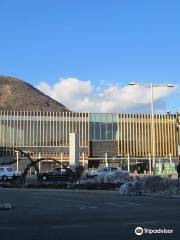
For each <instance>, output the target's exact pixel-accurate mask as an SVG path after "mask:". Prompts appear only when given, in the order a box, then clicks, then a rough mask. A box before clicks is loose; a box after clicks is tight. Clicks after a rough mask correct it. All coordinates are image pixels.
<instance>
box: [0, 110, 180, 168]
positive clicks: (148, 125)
mask: <svg viewBox="0 0 180 240" xmlns="http://www.w3.org/2000/svg"><path fill="white" fill-rule="evenodd" d="M179 124H180V116H179V115H178V114H174V115H160V114H155V115H154V142H155V149H154V154H155V157H156V158H157V159H159V158H164V159H166V158H171V159H173V160H176V161H177V159H178V146H179V145H180V131H179ZM70 133H77V135H78V139H79V140H78V145H79V153H80V154H79V156H80V161H85V162H86V164H87V163H92V164H93V162H98V161H100V160H101V159H103V158H104V156H105V154H106V156H107V158H109V159H110V160H116V159H121V158H122V159H123V158H126V156H127V155H128V156H129V157H130V159H136V160H137V159H148V158H149V157H151V156H152V117H151V115H149V114H119V113H112V114H111V113H85V112H81V113H78V112H39V111H0V148H1V149H4V148H5V147H10V148H11V147H12V148H17V149H20V150H22V151H25V152H28V153H29V154H30V155H31V157H33V158H37V157H38V156H41V157H46V158H48V157H49V158H55V159H59V160H60V159H61V161H64V162H67V163H68V161H69V151H70V150H69V149H70V148H69V147H70ZM5 154H9V153H8V151H6V153H5V152H4V150H2V151H1V153H0V161H1V159H2V158H3V157H4V155H5Z"/></svg>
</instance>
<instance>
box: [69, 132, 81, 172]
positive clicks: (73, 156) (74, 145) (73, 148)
mask: <svg viewBox="0 0 180 240" xmlns="http://www.w3.org/2000/svg"><path fill="white" fill-rule="evenodd" d="M69 165H70V167H73V168H74V167H76V166H78V165H79V137H78V134H77V133H75V132H73V133H70V134H69Z"/></svg>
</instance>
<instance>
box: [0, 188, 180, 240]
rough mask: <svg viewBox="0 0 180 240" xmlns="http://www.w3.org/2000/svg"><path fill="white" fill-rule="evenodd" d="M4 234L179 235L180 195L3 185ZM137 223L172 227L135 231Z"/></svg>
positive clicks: (0, 225)
mask: <svg viewBox="0 0 180 240" xmlns="http://www.w3.org/2000/svg"><path fill="white" fill-rule="evenodd" d="M0 203H11V204H12V205H13V206H14V208H13V209H10V210H1V211H0V239H1V240H5V239H6V240H9V239H15V240H18V239H23V240H26V239H29V240H34V239H37V240H39V239H43V240H46V239H47V240H49V239H51V240H65V239H66V240H67V239H93V240H95V239H98V240H99V239H103V240H104V239H105V240H106V239H139V238H141V239H142V238H143V239H144V238H145V239H146V238H147V239H179V237H178V236H180V200H179V199H161V198H152V197H142V196H139V197H138V196H121V195H120V194H119V193H118V192H116V191H109V192H107V191H85V190H84V191H82V190H40V189H35V190H29V189H0ZM136 227H143V228H152V229H155V228H167V229H173V231H174V232H173V233H172V234H156V235H155V234H143V236H136V235H135V233H134V230H135V228H136Z"/></svg>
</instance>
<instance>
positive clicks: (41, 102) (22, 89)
mask: <svg viewBox="0 0 180 240" xmlns="http://www.w3.org/2000/svg"><path fill="white" fill-rule="evenodd" d="M0 110H13V111H49V112H69V111H70V110H69V109H67V108H66V107H65V106H64V105H63V104H61V103H59V102H57V101H55V100H54V99H52V98H50V97H48V96H47V95H45V94H44V93H42V92H41V91H39V90H38V89H36V88H35V87H33V86H32V85H30V84H29V83H26V82H24V81H22V80H20V79H17V78H14V77H7V76H0Z"/></svg>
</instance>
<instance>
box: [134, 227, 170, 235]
mask: <svg viewBox="0 0 180 240" xmlns="http://www.w3.org/2000/svg"><path fill="white" fill-rule="evenodd" d="M173 232H174V229H166V228H158V229H150V228H142V227H137V228H135V234H136V235H138V236H140V235H142V234H143V233H144V234H171V233H173Z"/></svg>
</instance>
